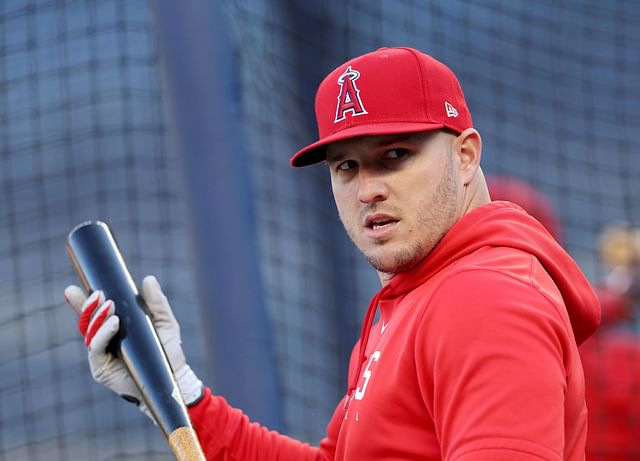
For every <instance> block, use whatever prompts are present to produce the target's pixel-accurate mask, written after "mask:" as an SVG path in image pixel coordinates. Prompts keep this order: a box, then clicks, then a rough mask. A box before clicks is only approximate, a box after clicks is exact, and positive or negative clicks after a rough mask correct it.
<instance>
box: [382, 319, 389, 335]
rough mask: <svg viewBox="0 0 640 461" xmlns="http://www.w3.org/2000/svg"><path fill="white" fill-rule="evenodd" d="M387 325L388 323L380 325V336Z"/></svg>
mask: <svg viewBox="0 0 640 461" xmlns="http://www.w3.org/2000/svg"><path fill="white" fill-rule="evenodd" d="M387 325H389V322H387V323H383V324H382V329H381V330H380V334H382V333H384V330H385V329H386V328H387Z"/></svg>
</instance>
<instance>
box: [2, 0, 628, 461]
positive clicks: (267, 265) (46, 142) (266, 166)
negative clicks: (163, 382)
mask: <svg viewBox="0 0 640 461" xmlns="http://www.w3.org/2000/svg"><path fill="white" fill-rule="evenodd" d="M639 24H640V3H639V2H636V1H632V0H629V1H610V2H603V1H599V0H562V1H551V0H541V1H537V2H531V1H528V0H478V1H475V0H473V1H472V0H450V1H446V2H445V1H435V0H433V1H429V0H422V1H419V0H339V1H338V0H326V1H323V2H311V1H305V0H236V1H234V0H220V1H217V2H210V1H207V0H199V1H198V0H184V1H181V2H174V1H171V0H153V1H145V0H3V1H2V2H0V459H7V460H9V459H10V460H12V461H22V460H48V461H51V460H70V459H84V460H116V459H117V460H167V459H172V458H171V456H172V455H171V454H170V453H169V449H168V446H167V444H166V442H165V441H164V439H163V438H162V436H161V435H160V431H159V430H158V429H157V428H156V427H154V426H153V425H152V424H150V423H149V421H147V420H146V419H145V417H144V416H142V415H140V414H139V412H138V411H137V409H136V408H135V407H133V406H132V405H130V404H127V403H125V402H124V401H122V400H121V399H119V398H117V397H115V396H113V395H112V394H110V393H109V392H108V391H106V390H104V389H102V388H101V387H100V386H98V385H97V384H95V383H94V382H93V381H92V379H91V376H90V372H89V368H88V365H87V363H86V351H85V348H84V344H83V341H82V339H81V337H80V334H79V333H78V331H77V329H76V318H75V314H74V313H73V312H72V311H71V309H70V308H69V307H68V306H67V305H66V303H65V302H64V299H63V296H62V292H63V289H64V287H65V286H66V285H68V284H69V283H77V277H76V275H75V273H74V272H73V269H72V266H71V264H70V262H69V258H68V257H67V255H66V254H65V241H66V236H67V233H68V232H69V231H70V230H71V228H73V227H74V226H75V225H76V224H78V223H80V222H83V221H85V220H93V219H101V220H104V221H106V222H107V223H108V224H109V225H110V226H111V228H112V230H113V232H114V234H115V236H116V238H117V240H118V242H119V244H120V247H121V249H122V252H123V254H124V255H125V257H126V259H127V261H128V265H129V268H130V270H131V272H132V274H133V275H134V278H135V279H136V281H138V282H140V281H141V279H142V277H143V276H144V275H146V274H149V273H152V274H155V275H156V276H157V277H158V279H159V280H160V282H161V284H162V285H163V288H164V289H165V292H166V293H167V295H168V297H169V299H170V300H171V304H172V306H173V309H174V311H175V314H176V317H177V318H178V320H179V321H180V323H181V326H182V334H183V342H184V347H185V350H186V353H187V356H188V358H189V361H190V363H191V364H192V366H193V368H194V369H195V370H196V372H197V373H198V374H199V375H200V376H201V377H202V378H203V380H204V381H205V382H206V383H207V384H208V385H210V386H211V387H212V388H213V390H214V391H215V392H218V393H220V394H221V395H224V396H225V397H227V398H228V400H229V401H230V402H231V403H232V404H234V405H236V406H238V407H240V408H242V409H244V410H245V411H246V412H247V413H248V414H249V415H250V416H251V417H252V418H253V419H256V420H258V421H260V422H262V423H264V424H266V425H268V426H269V427H271V428H274V429H277V430H280V431H282V432H284V433H287V434H290V435H292V436H294V437H297V438H300V439H303V440H305V441H308V442H310V443H317V442H318V441H319V440H320V438H321V437H322V436H323V434H324V430H325V425H326V423H327V422H328V419H329V417H330V415H331V413H332V412H333V409H334V407H335V405H336V403H337V402H338V400H339V399H340V398H341V396H342V393H343V392H344V389H345V385H346V367H347V359H348V354H349V352H350V350H351V347H352V345H353V343H354V341H355V339H356V337H357V334H358V329H359V324H360V320H361V317H362V314H363V312H364V309H365V308H366V306H367V304H368V301H369V299H370V298H371V296H372V295H373V294H375V292H376V291H377V289H378V282H377V277H376V276H375V274H374V273H373V271H372V270H371V269H370V268H369V267H368V266H367V264H366V262H365V261H364V260H363V259H362V258H361V257H360V255H359V254H358V253H357V251H356V250H354V249H353V248H352V247H351V244H350V242H349V241H348V240H347V238H346V237H345V236H344V235H343V234H344V232H343V230H342V228H341V225H340V223H339V221H338V219H337V216H336V212H335V208H334V205H333V198H332V196H331V190H330V186H329V182H328V175H327V172H326V171H325V168H324V167H323V166H322V165H320V166H315V167H308V168H303V169H297V170H294V169H292V168H290V167H289V157H290V156H291V155H292V154H293V153H294V152H295V151H296V150H297V149H298V148H300V147H301V146H303V145H305V144H307V143H309V142H311V141H313V140H315V137H316V130H315V125H314V120H313V99H314V93H315V88H316V86H317V84H318V83H319V81H320V80H321V78H322V77H323V76H324V75H325V74H326V73H327V72H329V71H331V70H332V69H334V68H335V67H336V66H337V65H339V64H340V63H342V62H343V61H344V60H346V59H347V58H350V57H353V56H355V55H357V54H361V53H364V52H367V51H371V50H374V49H376V48H378V47H381V46H403V45H405V46H413V47H417V48H420V49H421V50H423V51H425V52H427V53H429V54H432V55H433V56H435V57H436V58H438V59H440V60H442V61H444V62H445V63H446V64H447V65H449V66H450V67H451V68H452V69H453V70H454V71H455V72H456V74H457V75H458V77H459V78H460V80H461V83H462V87H463V89H464V91H465V94H466V97H467V100H468V103H469V106H470V108H471V112H472V114H473V117H474V123H475V125H476V127H477V128H478V130H479V131H480V132H481V134H482V136H483V141H484V156H483V163H484V170H485V172H486V173H490V174H492V175H497V176H505V177H511V178H517V179H518V180H521V181H524V182H526V183H528V184H530V185H532V186H533V187H535V189H536V190H537V191H538V192H539V193H540V194H542V195H544V196H545V197H546V199H547V200H548V202H549V204H550V206H551V207H552V208H553V209H554V212H555V213H556V218H555V219H556V221H557V222H559V225H560V226H561V228H562V240H563V243H564V245H565V246H566V248H567V249H568V251H569V252H570V253H571V254H572V255H573V256H574V258H575V259H576V260H577V261H578V262H579V264H580V265H581V267H582V268H583V270H584V271H585V273H586V274H587V276H588V277H589V278H590V279H591V280H592V281H593V282H594V283H595V284H603V285H605V286H607V287H609V288H611V287H613V291H616V290H617V291H616V295H617V294H621V295H626V294H627V292H628V291H629V284H631V285H632V284H633V277H627V278H626V279H625V278H624V277H622V279H623V282H624V281H626V282H625V283H627V285H625V286H623V288H621V289H620V288H619V287H620V285H621V283H620V277H617V278H616V277H614V279H615V280H616V281H617V282H615V283H613V282H611V283H610V282H609V281H610V280H611V279H612V277H611V273H612V272H615V271H618V272H615V273H616V274H618V275H619V273H620V272H621V270H620V268H619V267H618V268H616V267H617V266H616V265H617V264H618V263H619V262H620V261H623V263H621V265H622V267H623V269H622V272H624V273H625V274H626V273H627V272H628V271H627V269H629V268H633V267H635V266H634V265H636V263H637V260H638V258H640V257H639V256H638V255H637V254H636V253H634V251H636V250H634V248H635V247H634V245H636V244H637V239H636V240H633V239H631V240H628V241H625V242H627V243H625V244H623V248H622V250H621V251H622V254H623V256H622V258H620V257H619V253H616V255H617V256H616V257H614V258H609V259H607V258H603V253H602V235H603V232H605V231H606V230H607V229H609V228H610V227H611V226H612V225H613V226H617V227H616V228H617V229H626V230H629V229H631V230H634V229H635V228H636V227H637V226H640V204H639V203H640V187H639V183H638V177H639V176H640V158H639V157H634V155H637V154H633V152H631V151H632V150H633V149H637V144H636V141H634V140H633V139H634V138H633V136H634V135H633V133H634V132H636V133H637V130H638V127H639V126H640V53H638V43H640V27H639ZM633 146H636V147H633ZM507 198H508V197H507ZM632 233H633V232H632ZM630 235H631V234H630ZM634 235H635V234H634ZM634 241H635V242H636V243H633V242H634ZM630 242H631V243H630ZM624 245H626V246H624ZM616 248H617V249H619V248H618V247H616ZM638 248H640V245H638ZM614 250H615V249H614ZM614 250H611V251H614ZM616 251H617V250H616ZM625 251H626V253H625ZM639 251H640V250H639ZM629 254H631V256H629ZM625 255H626V256H625ZM625 258H626V259H625ZM614 266H616V267H614ZM625 271H627V272H625ZM630 280H631V282H629V281H630ZM622 285H624V283H622ZM632 301H633V300H632ZM625 302H626V301H625ZM631 304H633V302H631ZM625 306H626V304H625ZM629 312H631V314H629V315H626V316H625V324H624V325H623V326H618V327H616V329H617V330H620V331H624V334H625V335H627V337H628V338H629V343H630V344H635V343H636V342H637V341H636V339H635V338H636V334H637V328H636V327H635V324H636V323H635V318H634V314H633V311H632V310H630V311H629ZM594 349H595V352H596V353H597V352H598V350H600V347H594ZM625 350H626V349H625ZM629 351H635V346H630V349H629V350H628V351H627V352H626V353H625V354H622V355H621V354H618V353H614V354H613V355H615V356H616V357H618V359H620V357H622V365H621V366H622V367H623V368H624V369H625V370H626V371H627V374H628V375H629V376H631V377H633V376H640V373H634V371H633V370H635V369H636V367H640V361H639V360H638V359H637V358H636V355H635V353H631V352H629ZM591 363H592V364H593V367H595V368H596V369H597V370H596V371H600V372H606V375H605V377H604V378H600V379H598V380H597V385H594V389H596V390H597V391H598V392H599V391H602V393H603V394H606V393H608V392H609V391H610V390H611V389H612V387H611V386H614V387H616V388H617V389H618V390H619V391H620V392H621V395H637V394H640V392H639V391H640V388H638V386H637V384H635V383H633V382H631V381H632V379H631V378H630V381H629V382H627V381H621V380H622V379H623V378H622V377H621V375H619V374H617V373H616V372H615V371H612V369H610V368H608V367H606V366H605V364H604V362H603V361H602V360H600V359H598V358H596V359H594V360H592V361H591ZM607 379H608V380H609V381H612V382H613V384H611V383H608V382H607ZM616 379H618V381H616ZM594 395H595V394H594ZM596 398H597V396H596ZM621 405H622V407H623V408H628V407H629V406H630V404H628V403H622V404H621ZM598 418H599V421H600V422H601V423H602V424H606V423H607V422H608V421H609V419H608V418H610V417H609V416H607V414H606V412H605V411H604V410H602V412H601V413H598ZM618 424H619V425H620V427H623V428H626V429H627V431H628V433H629V434H630V435H625V436H624V437H627V438H628V440H627V439H625V443H626V445H625V443H622V442H618V446H619V448H620V450H627V451H622V452H621V453H618V454H617V456H618V458H615V459H640V454H639V453H640V451H633V450H637V447H636V448H633V449H632V448H629V447H627V445H628V446H630V445H631V444H632V441H631V439H632V438H633V440H638V439H640V437H638V435H640V418H637V417H636V416H628V415H627V416H623V417H622V419H621V420H619V421H618ZM618 432H619V433H620V430H619V431H618ZM626 433H627V432H625V434H626ZM605 442H606V441H604V440H601V441H600V442H598V445H597V446H595V448H594V453H595V454H594V455H593V456H592V457H591V458H590V459H614V457H613V456H612V455H611V456H609V455H607V453H606V449H605ZM594 443H595V442H594Z"/></svg>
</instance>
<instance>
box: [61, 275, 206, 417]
mask: <svg viewBox="0 0 640 461" xmlns="http://www.w3.org/2000/svg"><path fill="white" fill-rule="evenodd" d="M64 296H65V299H66V300H67V302H68V303H69V304H70V305H71V307H72V308H73V309H74V310H75V311H76V312H77V313H78V314H80V320H79V321H78V329H79V330H80V333H82V336H84V341H85V345H86V346H87V350H88V355H89V367H90V368H91V375H92V376H93V379H95V380H96V381H97V382H98V383H100V384H102V385H104V386H106V387H108V388H109V389H111V390H112V391H113V392H115V393H116V394H118V395H119V396H121V397H122V398H124V399H125V400H127V401H129V402H133V403H135V404H136V405H138V407H139V408H140V410H141V411H142V412H143V413H144V414H146V415H147V416H149V417H150V418H151V419H152V420H153V416H152V415H151V412H150V411H149V408H148V407H147V405H146V404H145V402H144V400H143V398H142V395H141V393H140V391H139V390H138V387H137V386H136V384H135V382H134V381H133V378H131V375H130V374H129V372H128V370H127V368H126V367H125V365H124V362H123V361H122V359H120V358H118V357H115V356H114V355H112V354H111V353H110V352H107V345H108V344H109V342H110V341H111V339H113V337H114V336H115V335H116V334H117V333H118V329H119V328H120V319H119V318H118V316H117V315H114V313H115V305H114V303H113V301H111V300H106V299H105V297H104V293H103V292H102V291H95V292H93V293H92V294H91V295H90V296H89V297H88V298H87V297H86V295H85V293H84V291H83V290H82V289H81V288H80V287H78V286H75V285H70V286H68V287H67V288H65V290H64ZM142 297H143V298H144V300H145V302H146V304H147V306H148V307H149V311H150V313H151V320H152V323H153V326H154V327H155V329H156V331H157V333H158V337H159V338H160V342H161V343H162V346H163V347H164V350H165V352H166V354H167V358H168V359H169V363H170V364H171V369H172V370H173V374H174V376H175V378H176V381H177V383H178V386H179V387H180V391H181V393H182V398H183V399H184V402H185V403H186V404H187V406H189V405H192V404H194V403H196V402H197V401H198V400H199V399H200V397H201V396H202V389H203V387H202V382H201V381H200V380H199V379H198V377H197V376H196V374H195V373H194V372H193V370H192V369H191V367H190V366H189V365H188V364H187V361H186V358H185V355H184V352H183V351H182V341H181V339H180V326H179V325H178V322H177V321H176V318H175V317H174V315H173V312H171V307H170V306H169V302H168V300H167V297H166V296H165V295H164V293H163V292H162V288H160V284H159V283H158V281H157V280H156V278H155V277H154V276H152V275H148V276H147V277H145V278H144V280H143V281H142ZM154 422H155V421H154Z"/></svg>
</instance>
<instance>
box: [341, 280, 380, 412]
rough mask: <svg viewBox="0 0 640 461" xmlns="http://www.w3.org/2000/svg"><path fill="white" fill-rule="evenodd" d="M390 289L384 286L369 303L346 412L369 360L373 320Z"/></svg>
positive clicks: (345, 404) (350, 381)
mask: <svg viewBox="0 0 640 461" xmlns="http://www.w3.org/2000/svg"><path fill="white" fill-rule="evenodd" d="M389 287H390V284H387V285H385V286H383V287H382V289H381V290H380V291H378V293H377V294H376V295H375V296H374V297H373V299H372V300H371V302H370V303H369V307H368V308H367V313H366V315H365V317H364V321H363V322H362V331H361V332H360V350H359V351H358V363H357V365H356V367H355V369H354V373H353V374H352V375H351V377H350V379H349V387H348V388H347V398H346V399H345V401H344V409H345V410H346V409H347V408H348V407H349V403H350V402H351V399H352V396H353V391H355V390H356V387H357V386H358V380H359V379H360V372H361V371H362V365H364V362H365V361H366V360H367V356H366V351H367V343H368V342H369V334H370V333H371V328H372V327H373V320H374V319H375V317H376V311H377V310H378V304H379V303H380V300H381V299H382V296H383V295H384V293H386V291H387V290H388V289H389Z"/></svg>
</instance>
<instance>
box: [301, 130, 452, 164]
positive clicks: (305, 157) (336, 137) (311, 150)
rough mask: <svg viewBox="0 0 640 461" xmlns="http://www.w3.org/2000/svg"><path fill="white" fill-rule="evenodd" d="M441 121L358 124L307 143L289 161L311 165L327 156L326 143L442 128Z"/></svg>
mask: <svg viewBox="0 0 640 461" xmlns="http://www.w3.org/2000/svg"><path fill="white" fill-rule="evenodd" d="M443 127H444V125H443V124H442V123H407V122H389V123H374V124H371V125H358V126H354V127H352V128H347V129H344V130H340V131H338V132H337V133H334V134H332V135H330V136H327V137H326V138H323V139H321V140H320V141H316V142H314V143H313V144H309V145H308V146H307V147H305V148H303V149H301V150H299V151H298V152H297V153H296V154H295V155H294V156H293V157H291V160H290V163H291V166H293V167H300V166H307V165H313V164H314V163H318V162H322V161H323V160H325V159H326V157H327V150H326V149H327V145H329V144H331V143H333V142H337V141H344V140H345V139H350V138H356V137H359V136H379V135H389V134H401V133H417V132H420V131H433V130H438V129H440V128H443Z"/></svg>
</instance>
